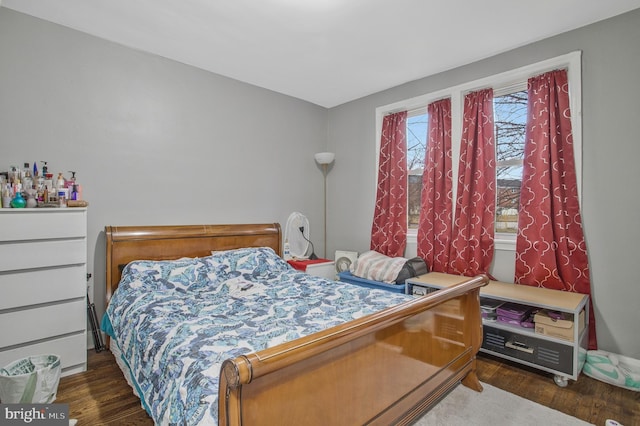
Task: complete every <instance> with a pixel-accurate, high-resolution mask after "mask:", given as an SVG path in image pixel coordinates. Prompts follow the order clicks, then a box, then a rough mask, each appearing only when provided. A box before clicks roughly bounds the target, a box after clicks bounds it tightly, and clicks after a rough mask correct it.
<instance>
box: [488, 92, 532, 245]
mask: <svg viewBox="0 0 640 426" xmlns="http://www.w3.org/2000/svg"><path fill="white" fill-rule="evenodd" d="M501 92H506V93H504V94H501ZM493 117H494V125H495V137H496V222H495V232H496V234H501V233H502V234H512V235H513V234H516V233H517V232H518V205H519V203H520V187H521V185H522V161H523V159H524V139H525V130H526V129H525V127H526V124H527V90H526V85H525V87H524V89H521V88H520V87H517V88H510V89H506V90H503V91H499V92H497V93H494V97H493ZM505 237H507V236H505ZM507 238H508V237H507Z"/></svg>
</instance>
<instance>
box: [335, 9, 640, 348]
mask: <svg viewBox="0 0 640 426" xmlns="http://www.w3.org/2000/svg"><path fill="white" fill-rule="evenodd" d="M639 40H640V10H635V11H633V12H630V13H627V14H625V15H621V16H618V17H615V18H612V19H609V20H606V21H602V22H599V23H596V24H593V25H591V26H587V27H584V28H581V29H578V30H575V31H571V32H568V33H565V34H562V35H559V36H556V37H553V38H549V39H545V40H542V41H540V42H537V43H534V44H530V45H527V46H524V47H522V48H519V49H515V50H513V51H509V52H507V53H504V54H501V55H498V56H495V57H492V58H490V59H487V60H483V61H480V62H476V63H473V64H470V65H467V66H463V67H460V68H457V69H454V70H451V71H448V72H445V73H442V74H438V75H435V76H431V77H427V78H424V79H421V80H417V81H413V82H410V83H407V84H404V85H401V86H398V87H395V88H393V89H390V90H386V91H383V92H380V93H377V94H374V95H371V96H368V97H365V98H362V99H359V100H357V101H353V102H350V103H347V104H344V105H341V106H339V107H336V108H332V109H330V110H329V130H328V149H329V150H331V151H335V153H336V164H335V167H334V169H333V171H332V172H331V173H330V174H329V177H328V178H329V184H328V185H329V194H330V196H329V199H330V205H329V214H328V221H327V228H328V232H329V235H328V237H327V245H328V249H329V250H330V251H332V250H335V249H351V250H356V251H365V250H367V249H368V248H369V235H370V230H371V220H372V217H373V206H374V199H375V187H374V182H375V158H376V153H375V143H376V141H375V109H376V108H377V107H379V106H383V105H387V104H390V103H393V102H397V101H400V100H403V99H408V98H412V97H415V96H419V95H422V94H427V93H431V92H434V91H437V90H440V89H444V88H447V87H450V86H454V85H457V84H462V83H466V82H470V81H473V80H476V79H479V78H482V77H486V76H489V75H492V74H496V73H500V72H504V71H508V70H511V69H514V68H518V67H521V66H525V65H528V64H531V63H534V62H538V61H541V60H545V59H548V58H552V57H555V56H558V55H562V54H566V53H569V52H572V51H575V50H582V52H583V54H582V64H583V71H582V85H583V87H582V99H583V120H582V122H583V147H582V149H583V203H582V207H583V209H582V211H583V224H584V230H585V234H586V239H587V244H588V249H589V256H590V266H591V281H592V292H593V300H594V303H595V311H596V321H597V333H598V340H599V344H600V348H601V349H604V350H608V351H611V352H615V353H621V354H624V355H627V356H630V357H633V358H640V338H639V337H638V331H637V327H638V320H639V319H640V318H639V315H638V303H640V284H639V283H638V281H639V280H638V279H637V277H636V274H637V272H636V271H635V267H636V266H637V265H639V264H640V256H638V251H637V249H636V246H637V242H638V241H639V239H640V224H639V221H638V214H637V212H638V210H640V197H638V196H637V194H638V189H637V188H636V187H635V186H636V185H637V182H639V181H640V167H638V158H640V143H639V140H638V139H639V137H638V130H637V129H638V120H640V102H639V100H640V84H638V76H639V74H638V70H640V44H639V43H638V41H639ZM411 249H415V247H413V248H412V247H408V251H409V250H411ZM513 259H514V256H513V252H500V253H498V254H497V256H496V263H497V265H495V268H494V269H495V270H497V271H499V272H496V275H497V277H498V278H499V279H502V280H507V281H510V280H513V275H512V272H511V274H508V273H506V272H505V271H513V267H512V266H511V263H512V262H513Z"/></svg>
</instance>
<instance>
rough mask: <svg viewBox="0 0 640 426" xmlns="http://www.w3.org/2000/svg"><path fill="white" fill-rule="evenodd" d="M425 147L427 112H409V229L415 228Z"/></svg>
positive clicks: (418, 218) (418, 217)
mask: <svg viewBox="0 0 640 426" xmlns="http://www.w3.org/2000/svg"><path fill="white" fill-rule="evenodd" d="M426 149H427V114H426V112H423V113H418V114H410V115H409V117H408V119H407V179H408V181H409V182H408V188H409V190H408V193H407V203H408V206H407V212H408V214H407V220H408V226H409V229H417V228H418V222H419V220H420V204H421V199H422V173H423V172H424V156H425V152H426Z"/></svg>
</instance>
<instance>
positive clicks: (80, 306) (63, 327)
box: [0, 299, 87, 348]
mask: <svg viewBox="0 0 640 426" xmlns="http://www.w3.org/2000/svg"><path fill="white" fill-rule="evenodd" d="M86 312H87V304H86V300H85V299H79V300H74V301H71V302H68V303H58V304H53V305H49V306H40V307H38V308H33V309H23V310H16V311H8V312H4V313H2V314H0V330H2V338H0V347H5V348H6V347H8V346H12V345H17V344H21V343H27V342H32V341H35V340H39V339H46V338H52V337H55V336H61V335H63V334H70V333H77V332H79V331H83V330H86V327H87V315H86Z"/></svg>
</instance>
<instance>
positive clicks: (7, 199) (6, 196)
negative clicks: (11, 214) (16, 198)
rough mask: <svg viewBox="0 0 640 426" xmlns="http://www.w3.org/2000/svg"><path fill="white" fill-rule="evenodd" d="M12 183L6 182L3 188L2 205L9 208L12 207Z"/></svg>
mask: <svg viewBox="0 0 640 426" xmlns="http://www.w3.org/2000/svg"><path fill="white" fill-rule="evenodd" d="M10 188H11V184H6V185H5V186H4V187H3V188H2V207H4V208H5V209H8V208H10V207H11V189H10Z"/></svg>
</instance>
